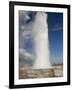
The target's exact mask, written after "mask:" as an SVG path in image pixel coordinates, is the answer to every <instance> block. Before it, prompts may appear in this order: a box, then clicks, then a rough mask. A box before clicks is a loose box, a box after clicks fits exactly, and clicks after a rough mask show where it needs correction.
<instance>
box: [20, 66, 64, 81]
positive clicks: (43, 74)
mask: <svg viewBox="0 0 72 90" xmlns="http://www.w3.org/2000/svg"><path fill="white" fill-rule="evenodd" d="M62 76H63V65H55V66H53V68H52V69H44V70H43V69H39V70H33V69H29V68H25V67H22V68H20V69H19V79H27V78H48V77H62Z"/></svg>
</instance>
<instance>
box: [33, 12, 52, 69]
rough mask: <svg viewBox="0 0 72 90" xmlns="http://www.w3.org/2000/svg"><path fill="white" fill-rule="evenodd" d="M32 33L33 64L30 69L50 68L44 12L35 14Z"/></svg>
mask: <svg viewBox="0 0 72 90" xmlns="http://www.w3.org/2000/svg"><path fill="white" fill-rule="evenodd" d="M32 33H33V41H34V54H35V62H34V65H33V67H32V68H33V69H49V68H51V63H50V53H49V52H50V51H49V39H48V24H47V14H46V13H45V12H37V13H36V16H35V21H34V23H33V29H32Z"/></svg>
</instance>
